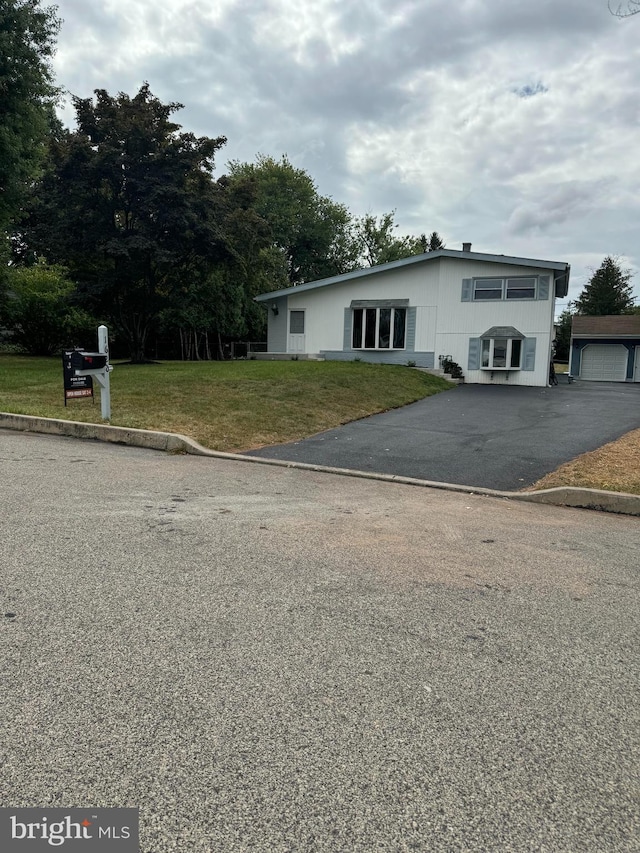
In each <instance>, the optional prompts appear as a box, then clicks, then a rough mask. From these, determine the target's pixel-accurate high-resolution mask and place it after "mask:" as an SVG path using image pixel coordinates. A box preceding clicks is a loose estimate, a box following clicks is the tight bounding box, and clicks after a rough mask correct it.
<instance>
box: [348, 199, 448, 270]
mask: <svg viewBox="0 0 640 853" xmlns="http://www.w3.org/2000/svg"><path fill="white" fill-rule="evenodd" d="M398 227H399V226H398V225H397V224H396V222H395V210H393V211H391V212H390V213H383V214H382V215H381V216H380V217H377V216H374V215H373V214H371V213H368V214H366V215H365V216H362V217H360V218H358V219H356V220H355V223H354V227H353V237H354V240H355V244H356V247H357V251H358V265H359V266H363V267H373V266H376V265H377V264H386V263H388V262H389V261H399V260H401V259H402V258H408V257H409V256H411V255H420V254H422V253H423V252H435V251H436V250H437V249H443V248H444V243H443V241H442V239H441V237H440V235H439V234H438V233H437V231H433V232H432V233H431V234H430V235H429V237H426V236H425V235H424V234H422V235H420V236H419V237H413V236H411V235H409V234H407V235H405V236H403V237H399V236H398V235H397V234H396V231H397V229H398Z"/></svg>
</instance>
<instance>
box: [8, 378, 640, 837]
mask: <svg viewBox="0 0 640 853" xmlns="http://www.w3.org/2000/svg"><path fill="white" fill-rule="evenodd" d="M459 390H460V391H461V392H462V395H461V396H460V399H464V396H463V395H466V393H467V389H464V388H463V389H459ZM456 393H457V392H452V394H451V397H452V398H455V394H456ZM549 393H551V392H549ZM443 396H444V395H443ZM0 482H1V484H2V488H1V489H0V590H1V593H0V594H1V595H2V603H1V607H0V631H1V634H2V636H1V640H0V671H1V672H2V694H3V695H2V703H0V761H1V768H2V770H1V773H0V805H2V806H9V805H10V806H13V807H16V808H18V807H28V806H32V807H39V806H45V805H46V806H60V807H63V808H64V807H71V806H77V807H86V806H95V807H106V806H123V807H125V806H126V807H139V809H140V825H141V851H142V853H168V851H184V853H236V852H237V853H240V851H256V853H263V852H264V853H267V851H269V853H271V851H282V853H285V851H313V853H316V851H320V853H322V852H323V851H331V853H333V852H334V851H335V853H342V851H344V853H371V851H389V853H397V851H412V850H413V851H416V850H417V851H425V853H440V851H442V853H449V851H478V853H488V851H495V853H498V851H499V853H505V851H518V852H519V851H546V852H548V853H556V851H558V853H605V851H606V853H613V851H629V853H631V851H634V853H637V851H638V849H640V798H639V796H638V795H639V793H640V760H639V759H640V749H639V743H638V733H639V731H640V702H639V701H638V698H639V697H638V684H639V683H640V678H639V676H640V666H639V663H640V651H639V650H640V644H639V643H638V629H637V614H638V598H639V591H640V578H639V569H638V553H639V552H640V525H639V523H638V519H637V518H631V517H628V516H615V515H609V514H604V513H598V512H593V511H584V510H575V509H567V508H559V507H550V506H542V505H536V504H528V503H521V502H516V501H510V500H501V499H497V498H493V497H486V496H485V497H481V496H477V495H469V494H460V493H456V492H448V491H442V490H432V489H427V488H421V489H417V488H414V487H411V486H406V485H400V484H394V483H387V482H380V481H374V480H366V479H357V478H351V477H339V476H334V475H330V474H327V473H320V472H314V471H309V470H299V469H288V468H281V467H273V466H262V465H255V464H251V463H246V462H241V461H231V460H223V459H212V458H206V457H196V456H183V455H170V454H162V453H158V452H154V451H150V450H143V449H139V448H133V447H126V446H114V445H108V444H103V443H99V442H88V441H78V440H75V439H71V438H61V437H53V436H43V435H36V434H25V433H18V432H9V431H3V430H0Z"/></svg>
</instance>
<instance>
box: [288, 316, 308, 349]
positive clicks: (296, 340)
mask: <svg viewBox="0 0 640 853" xmlns="http://www.w3.org/2000/svg"><path fill="white" fill-rule="evenodd" d="M287 351H288V352H294V353H302V352H305V348H304V311H289V348H288V350H287Z"/></svg>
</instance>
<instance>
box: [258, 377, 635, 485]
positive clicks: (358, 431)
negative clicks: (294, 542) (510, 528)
mask: <svg viewBox="0 0 640 853" xmlns="http://www.w3.org/2000/svg"><path fill="white" fill-rule="evenodd" d="M637 428H640V384H624V383H614V382H572V383H571V384H569V383H568V382H567V381H566V379H564V378H561V379H560V384H559V385H558V386H556V387H553V388H523V387H519V386H513V387H505V386H496V385H460V386H458V387H457V388H454V389H452V390H451V391H445V392H443V393H441V394H436V395H435V396H433V397H428V398H427V399H425V400H420V401H419V402H417V403H413V404H412V405H410V406H405V407H403V408H401V409H394V410H393V411H390V412H385V413H383V414H380V415H373V416H371V417H369V418H364V419H363V420H360V421H355V422H353V423H350V424H346V425H345V426H342V427H338V428H337V429H332V430H328V431H327V432H322V433H320V434H318V435H315V436H313V437H311V438H307V439H304V440H302V441H295V442H291V443H289V444H281V445H275V446H273V447H264V448H262V449H260V450H255V451H251V453H250V454H249V455H252V456H262V457H267V458H270V459H286V460H290V461H295V462H307V463H312V464H316V465H329V466H334V467H337V468H352V469H356V470H360V471H375V472H377V473H383V474H396V475H399V476H404V477H418V478H420V479H425V480H432V481H434V482H441V483H455V484H459V485H466V486H477V487H484V488H491V489H503V490H507V491H512V490H516V489H521V488H523V487H525V486H529V485H531V484H532V483H535V482H536V480H538V479H540V477H542V476H544V475H545V474H548V473H549V472H550V471H553V470H554V469H555V468H557V467H558V466H559V465H561V464H562V463H564V462H568V461H569V460H570V459H573V458H574V457H575V456H578V455H580V454H581V453H585V452H587V451H589V450H595V449H596V448H597V447H601V446H602V445H603V444H606V443H607V442H609V441H613V440H615V439H617V438H619V437H620V436H621V435H624V433H626V432H629V430H632V429H637Z"/></svg>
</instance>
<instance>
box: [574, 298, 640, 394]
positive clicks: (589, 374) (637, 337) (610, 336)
mask: <svg viewBox="0 0 640 853" xmlns="http://www.w3.org/2000/svg"><path fill="white" fill-rule="evenodd" d="M569 372H570V374H571V376H573V377H574V378H576V379H586V380H591V381H594V382H640V315H638V314H621V315H615V316H610V315H609V316H604V317H574V318H573V323H572V329H571V353H570V362H569Z"/></svg>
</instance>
